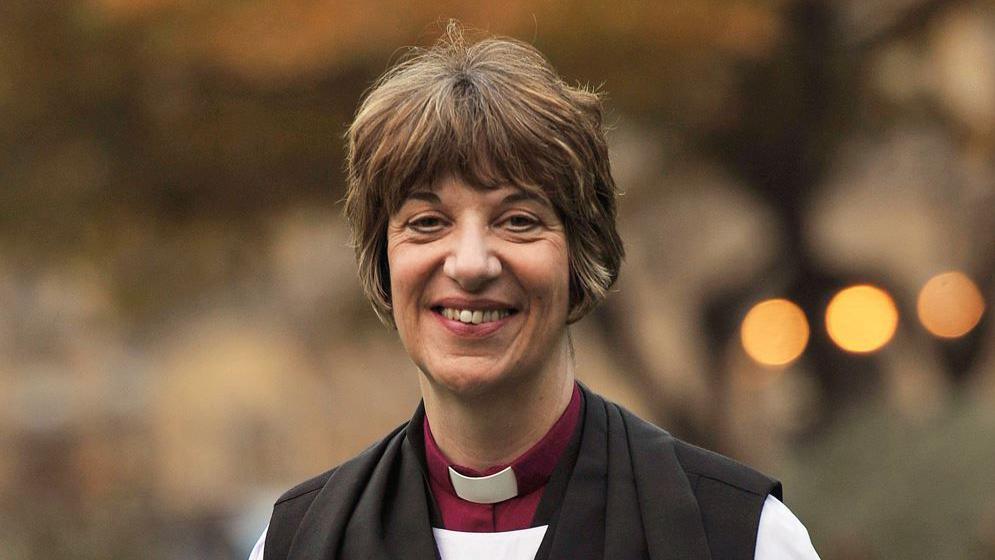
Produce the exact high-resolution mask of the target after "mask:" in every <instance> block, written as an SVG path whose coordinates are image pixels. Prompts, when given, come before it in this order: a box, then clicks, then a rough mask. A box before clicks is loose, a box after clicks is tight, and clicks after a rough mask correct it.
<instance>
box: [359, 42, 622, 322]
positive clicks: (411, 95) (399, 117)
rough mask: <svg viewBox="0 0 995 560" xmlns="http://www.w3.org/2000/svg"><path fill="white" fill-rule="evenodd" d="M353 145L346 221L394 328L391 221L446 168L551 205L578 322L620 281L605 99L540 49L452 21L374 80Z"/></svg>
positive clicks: (370, 285) (372, 292)
mask: <svg viewBox="0 0 995 560" xmlns="http://www.w3.org/2000/svg"><path fill="white" fill-rule="evenodd" d="M347 139H348V159H347V174H348V186H347V193H346V198H345V214H346V217H347V218H348V219H349V223H350V225H351V227H352V234H353V242H354V243H355V248H356V257H357V259H358V261H359V277H360V280H361V282H362V285H363V289H364V291H365V292H366V295H367V297H369V298H370V301H371V302H372V303H373V307H374V309H375V310H376V312H377V315H379V316H380V318H381V319H383V320H384V321H385V322H387V323H392V322H393V319H392V316H391V294H390V270H389V267H388V264H387V222H388V219H389V217H390V216H391V215H392V214H393V213H395V212H397V211H398V209H400V207H401V205H402V204H403V203H404V200H405V197H406V196H407V195H408V193H410V192H411V190H412V189H413V188H414V187H418V186H423V185H431V184H432V183H433V182H434V181H435V180H436V179H438V178H440V177H441V176H443V175H445V174H448V173H452V174H455V175H457V176H459V177H460V178H461V179H463V180H464V181H467V182H468V183H470V184H473V185H476V186H480V187H483V188H489V187H494V186H498V185H503V184H510V185H514V186H516V187H519V188H521V189H524V190H528V191H532V192H537V193H539V194H541V195H542V196H544V197H545V198H546V199H547V200H549V201H550V203H551V204H552V205H553V207H554V208H555V209H556V211H557V212H558V213H559V216H560V218H561V219H562V221H563V224H564V229H565V231H566V235H567V242H568V246H569V255H570V316H569V320H570V321H576V320H577V319H579V318H581V317H583V316H584V314H586V313H587V312H588V311H589V310H591V309H592V308H593V307H595V306H596V305H597V304H598V303H599V302H600V301H601V300H602V299H604V297H605V295H606V294H607V291H608V289H609V288H610V287H611V286H612V284H614V282H615V279H616V278H617V277H618V271H619V266H620V265H621V261H622V257H623V255H624V250H623V248H622V240H621V238H620V237H619V235H618V232H617V230H616V227H615V213H616V209H615V198H616V188H615V181H614V179H613V178H612V175H611V166H610V164H609V161H608V145H607V142H606V140H605V132H604V125H603V116H602V108H601V99H600V97H599V94H598V93H597V92H594V91H591V90H589V89H587V88H583V87H571V86H569V85H567V84H566V83H564V81H563V80H562V79H561V78H560V77H559V75H558V74H557V73H556V71H555V70H554V69H553V67H552V66H551V65H550V64H549V62H547V61H546V59H545V58H544V57H543V55H542V54H541V53H540V52H539V51H538V50H536V49H535V48H534V47H532V46H531V45H528V44H526V43H523V42H521V41H517V40H515V39H509V38H503V37H490V38H486V39H484V40H481V41H479V42H477V43H473V44H467V43H466V41H465V40H464V38H463V33H462V30H461V29H460V27H459V26H458V25H457V24H454V23H450V24H449V26H448V29H447V32H446V34H445V35H443V37H442V38H441V39H440V40H439V42H438V43H436V44H435V45H434V46H433V47H431V48H428V49H412V50H411V51H410V53H409V55H408V56H407V57H406V58H405V59H404V60H402V61H401V62H400V63H398V64H397V65H395V66H394V67H393V68H391V69H390V70H388V71H387V73H385V74H384V75H383V76H382V77H381V78H380V80H378V81H377V82H376V84H375V85H374V86H373V88H372V89H371V90H370V91H369V93H368V94H367V95H366V97H365V99H364V100H363V102H362V104H361V105H360V107H359V109H358V111H357V112H356V118H355V119H354V120H353V122H352V125H351V126H350V127H349V131H348V134H347Z"/></svg>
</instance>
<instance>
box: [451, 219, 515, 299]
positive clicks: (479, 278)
mask: <svg viewBox="0 0 995 560" xmlns="http://www.w3.org/2000/svg"><path fill="white" fill-rule="evenodd" d="M443 272H445V274H446V276H448V277H449V278H452V279H453V280H454V281H455V282H456V283H457V284H459V285H460V287H461V288H463V289H464V290H466V291H468V292H476V291H479V290H481V289H483V288H484V287H485V286H486V285H487V284H488V283H489V282H490V281H491V280H493V279H495V278H497V277H498V276H499V275H500V274H501V261H500V260H499V259H498V257H497V255H495V254H494V253H493V251H492V249H491V247H490V242H489V236H488V232H487V228H486V227H476V226H468V227H464V228H461V229H460V230H459V231H458V232H457V234H456V236H455V238H454V245H453V249H452V251H451V252H450V254H449V255H448V256H447V257H446V262H445V264H444V265H443Z"/></svg>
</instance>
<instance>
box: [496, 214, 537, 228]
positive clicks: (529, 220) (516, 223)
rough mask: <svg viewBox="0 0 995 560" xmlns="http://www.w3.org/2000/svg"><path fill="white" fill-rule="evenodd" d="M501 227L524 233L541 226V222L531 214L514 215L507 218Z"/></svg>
mask: <svg viewBox="0 0 995 560" xmlns="http://www.w3.org/2000/svg"><path fill="white" fill-rule="evenodd" d="M501 226H502V227H504V228H505V229H507V230H509V231H513V232H516V233H524V232H527V231H531V230H533V229H535V228H536V227H538V226H539V220H538V219H536V218H535V217H533V216H530V215H529V214H512V215H510V216H508V217H506V218H505V219H504V220H503V221H502V222H501Z"/></svg>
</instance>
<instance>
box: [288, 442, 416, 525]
mask: <svg viewBox="0 0 995 560" xmlns="http://www.w3.org/2000/svg"><path fill="white" fill-rule="evenodd" d="M406 427H407V423H404V424H401V425H400V426H398V427H397V428H395V429H394V430H392V431H391V432H390V433H389V434H387V436H386V437H384V438H383V439H381V440H380V441H378V442H376V443H374V444H373V445H371V446H369V447H367V448H366V449H365V450H363V451H362V452H361V453H359V454H358V455H356V456H355V457H353V458H351V459H349V460H347V461H346V462H344V463H342V464H340V465H338V466H335V467H332V468H330V469H328V470H327V471H325V472H323V473H321V474H319V475H317V476H314V477H312V478H309V479H307V480H305V481H304V482H301V483H300V484H298V485H296V486H294V487H293V488H291V489H290V490H287V491H286V492H284V493H283V494H282V495H280V497H279V498H277V500H276V503H275V504H274V505H275V506H279V505H281V504H285V503H288V502H299V501H307V502H310V501H311V500H313V499H314V497H315V496H316V495H317V493H318V492H319V491H320V490H321V489H322V488H324V487H325V486H326V485H328V483H329V481H330V480H331V479H332V476H333V475H335V473H337V472H339V471H342V472H344V473H345V472H350V471H353V470H356V469H357V468H359V469H363V467H366V466H368V465H370V464H371V463H373V462H375V461H376V460H377V459H379V457H380V455H382V454H383V450H384V448H385V447H386V446H387V445H388V444H389V443H390V442H391V441H392V440H393V439H395V438H396V437H397V436H398V434H400V433H401V432H402V431H403V430H404V429H405V428H406Z"/></svg>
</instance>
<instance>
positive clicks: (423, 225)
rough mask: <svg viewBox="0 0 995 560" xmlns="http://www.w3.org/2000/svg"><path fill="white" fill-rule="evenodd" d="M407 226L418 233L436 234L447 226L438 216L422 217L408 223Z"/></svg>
mask: <svg viewBox="0 0 995 560" xmlns="http://www.w3.org/2000/svg"><path fill="white" fill-rule="evenodd" d="M407 226H408V227H409V228H411V229H413V230H414V231H416V232H418V233H435V232H437V231H439V230H440V229H442V228H443V226H445V222H443V221H442V218H440V217H438V216H420V217H417V218H414V219H413V220H410V221H408V224H407Z"/></svg>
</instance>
